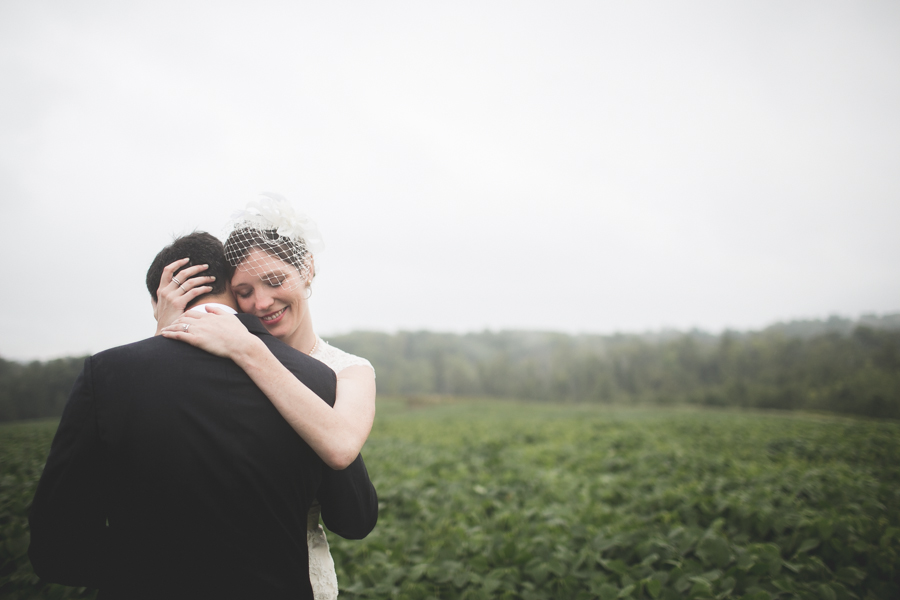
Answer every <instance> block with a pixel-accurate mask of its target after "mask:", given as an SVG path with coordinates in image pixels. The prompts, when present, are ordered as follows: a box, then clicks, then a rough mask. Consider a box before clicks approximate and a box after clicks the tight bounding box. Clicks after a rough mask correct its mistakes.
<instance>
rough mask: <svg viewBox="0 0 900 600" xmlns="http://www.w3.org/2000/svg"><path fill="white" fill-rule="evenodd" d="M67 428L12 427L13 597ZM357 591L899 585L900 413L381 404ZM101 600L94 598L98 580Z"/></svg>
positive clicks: (810, 594) (777, 592) (4, 592)
mask: <svg viewBox="0 0 900 600" xmlns="http://www.w3.org/2000/svg"><path fill="white" fill-rule="evenodd" d="M54 427H55V424H53V423H31V424H18V425H6V426H2V427H0V461H2V462H0V466H2V477H0V535H2V541H0V597H3V598H39V597H58V598H63V597H79V594H81V592H80V591H79V590H70V589H68V588H60V587H57V586H42V585H41V584H40V583H39V582H38V581H37V580H36V579H34V576H33V574H32V573H31V571H30V567H29V565H28V562H27V558H26V557H25V554H24V552H25V549H26V547H27V529H26V522H25V511H26V507H27V503H28V502H29V500H30V497H31V494H33V491H34V485H35V483H36V478H37V477H38V474H39V472H40V469H41V466H42V462H43V459H44V457H45V456H46V452H47V449H48V446H49V442H50V439H51V437H52V433H53V429H54ZM364 453H365V456H366V462H367V464H368V466H369V470H370V474H371V475H372V479H373V480H374V482H375V484H376V487H377V488H378V491H379V497H380V502H381V515H380V518H379V523H378V526H377V527H376V529H375V531H374V532H373V533H372V534H371V535H370V536H369V537H368V538H367V539H365V540H363V541H346V540H341V539H338V538H336V537H335V536H333V535H332V536H330V538H329V539H330V541H331V543H332V550H333V553H334V557H335V562H336V563H337V567H338V577H339V581H340V583H341V588H342V593H341V596H342V597H344V598H524V599H528V598H554V599H555V598H560V599H566V598H601V599H604V600H606V599H609V598H654V599H656V598H747V599H749V598H752V599H757V598H816V599H819V598H824V599H830V598H860V599H862V598H883V599H894V598H900V585H898V584H900V423H897V422H895V421H889V422H887V421H884V422H878V421H868V420H853V419H846V418H834V417H823V416H797V415H793V416H791V415H784V414H759V413H740V412H710V411H680V410H643V411H639V410H624V409H604V408H597V407H580V406H560V405H548V404H524V403H515V402H511V401H496V400H490V401H487V400H486V401H467V402H444V403H440V402H437V403H429V402H419V403H416V405H415V406H411V405H410V404H409V403H406V402H402V401H399V400H397V401H391V400H379V413H378V417H377V419H376V425H375V429H374V430H373V432H372V435H371V438H370V440H369V442H368V444H367V445H366V448H365V451H364ZM87 595H88V597H89V596H90V592H87Z"/></svg>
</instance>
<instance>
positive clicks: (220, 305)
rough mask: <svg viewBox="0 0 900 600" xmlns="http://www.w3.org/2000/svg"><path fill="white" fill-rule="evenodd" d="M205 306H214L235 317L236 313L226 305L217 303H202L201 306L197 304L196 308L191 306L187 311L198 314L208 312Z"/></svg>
mask: <svg viewBox="0 0 900 600" xmlns="http://www.w3.org/2000/svg"><path fill="white" fill-rule="evenodd" d="M207 306H215V307H216V308H220V309H222V310H224V311H226V312H227V313H229V314H232V315H236V314H237V311H236V310H234V309H233V308H231V307H230V306H228V305H227V304H219V303H218V302H204V303H203V304H197V305H196V306H192V307H191V308H190V309H189V310H196V311H199V312H209V311H208V310H206V307H207Z"/></svg>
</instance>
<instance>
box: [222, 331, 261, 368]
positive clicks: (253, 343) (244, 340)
mask: <svg viewBox="0 0 900 600" xmlns="http://www.w3.org/2000/svg"><path fill="white" fill-rule="evenodd" d="M267 351H268V349H267V348H266V345H265V344H264V343H263V341H262V340H261V339H259V338H258V337H256V336H255V335H253V334H252V333H250V332H249V331H248V332H246V335H243V336H241V339H240V343H239V344H237V345H235V347H234V348H233V350H232V352H231V356H230V357H229V358H231V360H233V361H234V362H235V363H237V364H238V365H240V366H241V367H244V368H245V370H246V368H247V367H251V366H254V365H258V364H259V362H260V358H261V357H262V356H263V355H264V353H265V352H267Z"/></svg>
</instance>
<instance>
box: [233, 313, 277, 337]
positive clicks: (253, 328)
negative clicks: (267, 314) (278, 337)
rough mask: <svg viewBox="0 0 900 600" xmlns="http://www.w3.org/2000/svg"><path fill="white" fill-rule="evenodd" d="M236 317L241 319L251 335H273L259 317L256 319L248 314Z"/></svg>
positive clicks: (239, 314)
mask: <svg viewBox="0 0 900 600" xmlns="http://www.w3.org/2000/svg"><path fill="white" fill-rule="evenodd" d="M235 316H236V317H237V318H238V319H240V321H241V323H243V324H244V327H246V328H247V330H248V331H249V332H250V333H252V334H254V335H272V334H270V333H269V330H268V329H266V326H265V325H263V324H262V321H260V320H259V317H254V316H253V315H251V314H247V313H238V314H236V315H235Z"/></svg>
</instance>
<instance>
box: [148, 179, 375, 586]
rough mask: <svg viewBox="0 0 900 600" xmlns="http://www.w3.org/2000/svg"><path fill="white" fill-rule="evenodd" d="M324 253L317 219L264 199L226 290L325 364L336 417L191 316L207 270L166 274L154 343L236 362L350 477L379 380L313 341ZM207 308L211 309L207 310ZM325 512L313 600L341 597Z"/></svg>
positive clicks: (273, 365) (252, 211)
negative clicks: (319, 256) (161, 339)
mask: <svg viewBox="0 0 900 600" xmlns="http://www.w3.org/2000/svg"><path fill="white" fill-rule="evenodd" d="M321 246H322V243H321V238H320V236H319V233H318V229H317V227H316V225H315V223H313V221H312V220H311V219H309V218H308V217H306V216H305V215H302V214H301V213H299V212H297V211H295V210H294V209H293V208H292V207H291V205H290V204H289V203H288V202H287V201H286V200H285V199H284V198H282V197H281V196H277V195H275V194H263V195H262V196H261V197H260V198H259V199H258V200H257V201H254V202H250V203H249V204H248V205H247V208H246V209H245V210H243V211H241V212H239V213H236V215H235V217H234V222H233V227H232V231H231V233H230V234H229V236H228V239H227V240H226V241H225V255H226V258H227V259H228V262H229V263H230V264H231V266H232V267H234V268H235V270H234V274H233V275H232V277H231V281H230V282H226V284H227V285H226V287H230V289H231V292H232V293H233V294H234V297H235V300H236V301H237V304H238V307H239V308H240V309H241V311H242V312H245V313H249V314H253V315H256V316H257V317H259V318H260V320H261V321H262V323H263V325H265V327H266V329H267V330H268V331H269V333H271V334H272V335H274V336H275V337H277V338H278V339H280V340H281V341H283V342H285V343H287V344H289V345H290V346H292V347H293V348H295V349H297V350H299V351H301V352H303V353H305V354H308V355H310V356H312V357H313V358H316V359H318V360H320V361H321V362H323V363H325V364H326V365H328V366H329V367H331V369H332V370H333V371H334V372H335V374H336V377H337V395H336V399H335V403H334V407H331V406H329V405H328V404H327V403H325V402H323V401H322V399H321V398H319V397H318V396H316V395H315V394H314V393H313V392H312V391H311V390H310V389H309V388H308V387H306V386H305V385H304V384H303V383H301V382H300V381H299V380H298V379H297V378H296V377H294V376H293V375H292V374H291V372H290V371H288V370H287V369H286V368H285V367H284V366H283V365H282V364H281V363H280V362H278V360H277V359H276V358H275V356H274V355H272V353H271V352H270V351H269V350H268V348H266V346H265V344H263V343H262V342H261V341H260V340H259V338H257V337H256V336H254V335H253V334H251V333H250V332H249V331H247V329H246V328H244V326H243V325H241V323H240V321H238V320H237V319H232V318H226V317H227V316H228V315H227V313H226V312H225V311H222V310H219V309H217V308H215V307H211V308H207V309H206V311H205V312H204V311H202V310H188V311H185V307H186V306H187V304H189V303H190V302H191V300H193V299H194V298H195V297H197V296H199V295H201V294H203V293H206V292H207V291H209V289H208V288H206V286H204V285H202V284H203V283H205V282H209V281H210V278H208V277H203V276H202V275H200V276H198V274H199V273H202V271H203V270H204V269H205V267H204V266H203V265H197V266H191V267H188V268H184V269H183V270H181V271H179V268H182V267H185V265H187V264H188V259H182V260H180V261H176V262H174V263H172V264H170V265H168V266H167V267H166V268H165V270H164V271H163V275H162V278H161V280H160V284H159V290H158V291H157V295H158V298H159V300H158V303H157V304H156V305H154V314H155V316H156V317H157V321H158V324H159V326H158V329H157V333H159V334H161V335H163V336H165V337H168V338H173V339H177V340H181V341H184V342H187V343H189V344H191V345H194V346H197V347H199V348H202V349H203V350H206V351H207V352H211V353H213V354H216V355H219V356H224V357H227V358H230V359H232V360H233V361H234V362H235V363H237V364H238V365H239V366H240V367H241V368H242V369H243V370H244V371H245V372H246V373H247V375H249V376H250V378H251V379H252V380H253V382H254V383H255V384H256V385H257V387H259V388H260V389H261V390H262V391H263V393H265V395H266V396H268V398H269V400H270V401H271V402H272V404H273V405H274V406H275V408H276V409H277V410H278V412H279V413H281V415H282V416H283V417H284V419H285V420H286V421H287V422H288V423H289V424H290V425H291V427H292V428H293V429H294V431H296V432H297V434H298V435H299V436H300V437H302V438H303V440H304V441H305V442H306V443H307V444H309V446H310V447H311V448H312V449H313V451H314V452H315V453H316V454H318V455H319V457H320V458H321V459H322V460H323V461H324V462H325V464H326V465H328V466H329V467H331V468H333V469H344V468H346V467H347V466H348V465H349V464H350V463H352V462H353V461H354V460H355V459H356V456H357V455H358V454H359V452H360V450H361V449H362V446H363V444H364V443H365V441H366V438H368V436H369V432H370V431H371V429H372V422H373V421H374V419H375V371H374V369H373V368H372V365H371V363H369V361H367V360H366V359H364V358H360V357H358V356H354V355H352V354H348V353H347V352H344V351H342V350H339V349H338V348H335V347H333V346H331V345H329V344H328V343H327V342H325V341H324V340H323V339H322V338H320V337H319V336H318V335H316V333H315V331H314V330H313V324H312V320H311V317H310V312H309V303H308V299H309V297H310V295H311V285H312V281H313V278H314V277H315V263H314V254H315V253H316V252H318V251H319V250H320V249H321ZM205 306H207V307H208V306H209V305H205ZM319 514H320V513H319V506H318V504H316V505H314V506H313V507H312V509H311V510H310V512H309V517H308V526H307V542H308V544H309V575H310V583H311V584H312V587H313V592H314V595H315V598H316V600H330V599H333V598H336V597H337V593H338V590H337V576H336V575H335V570H334V561H333V560H332V558H331V553H330V551H329V548H328V541H327V540H326V539H325V532H324V531H323V529H322V526H321V525H319Z"/></svg>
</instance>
